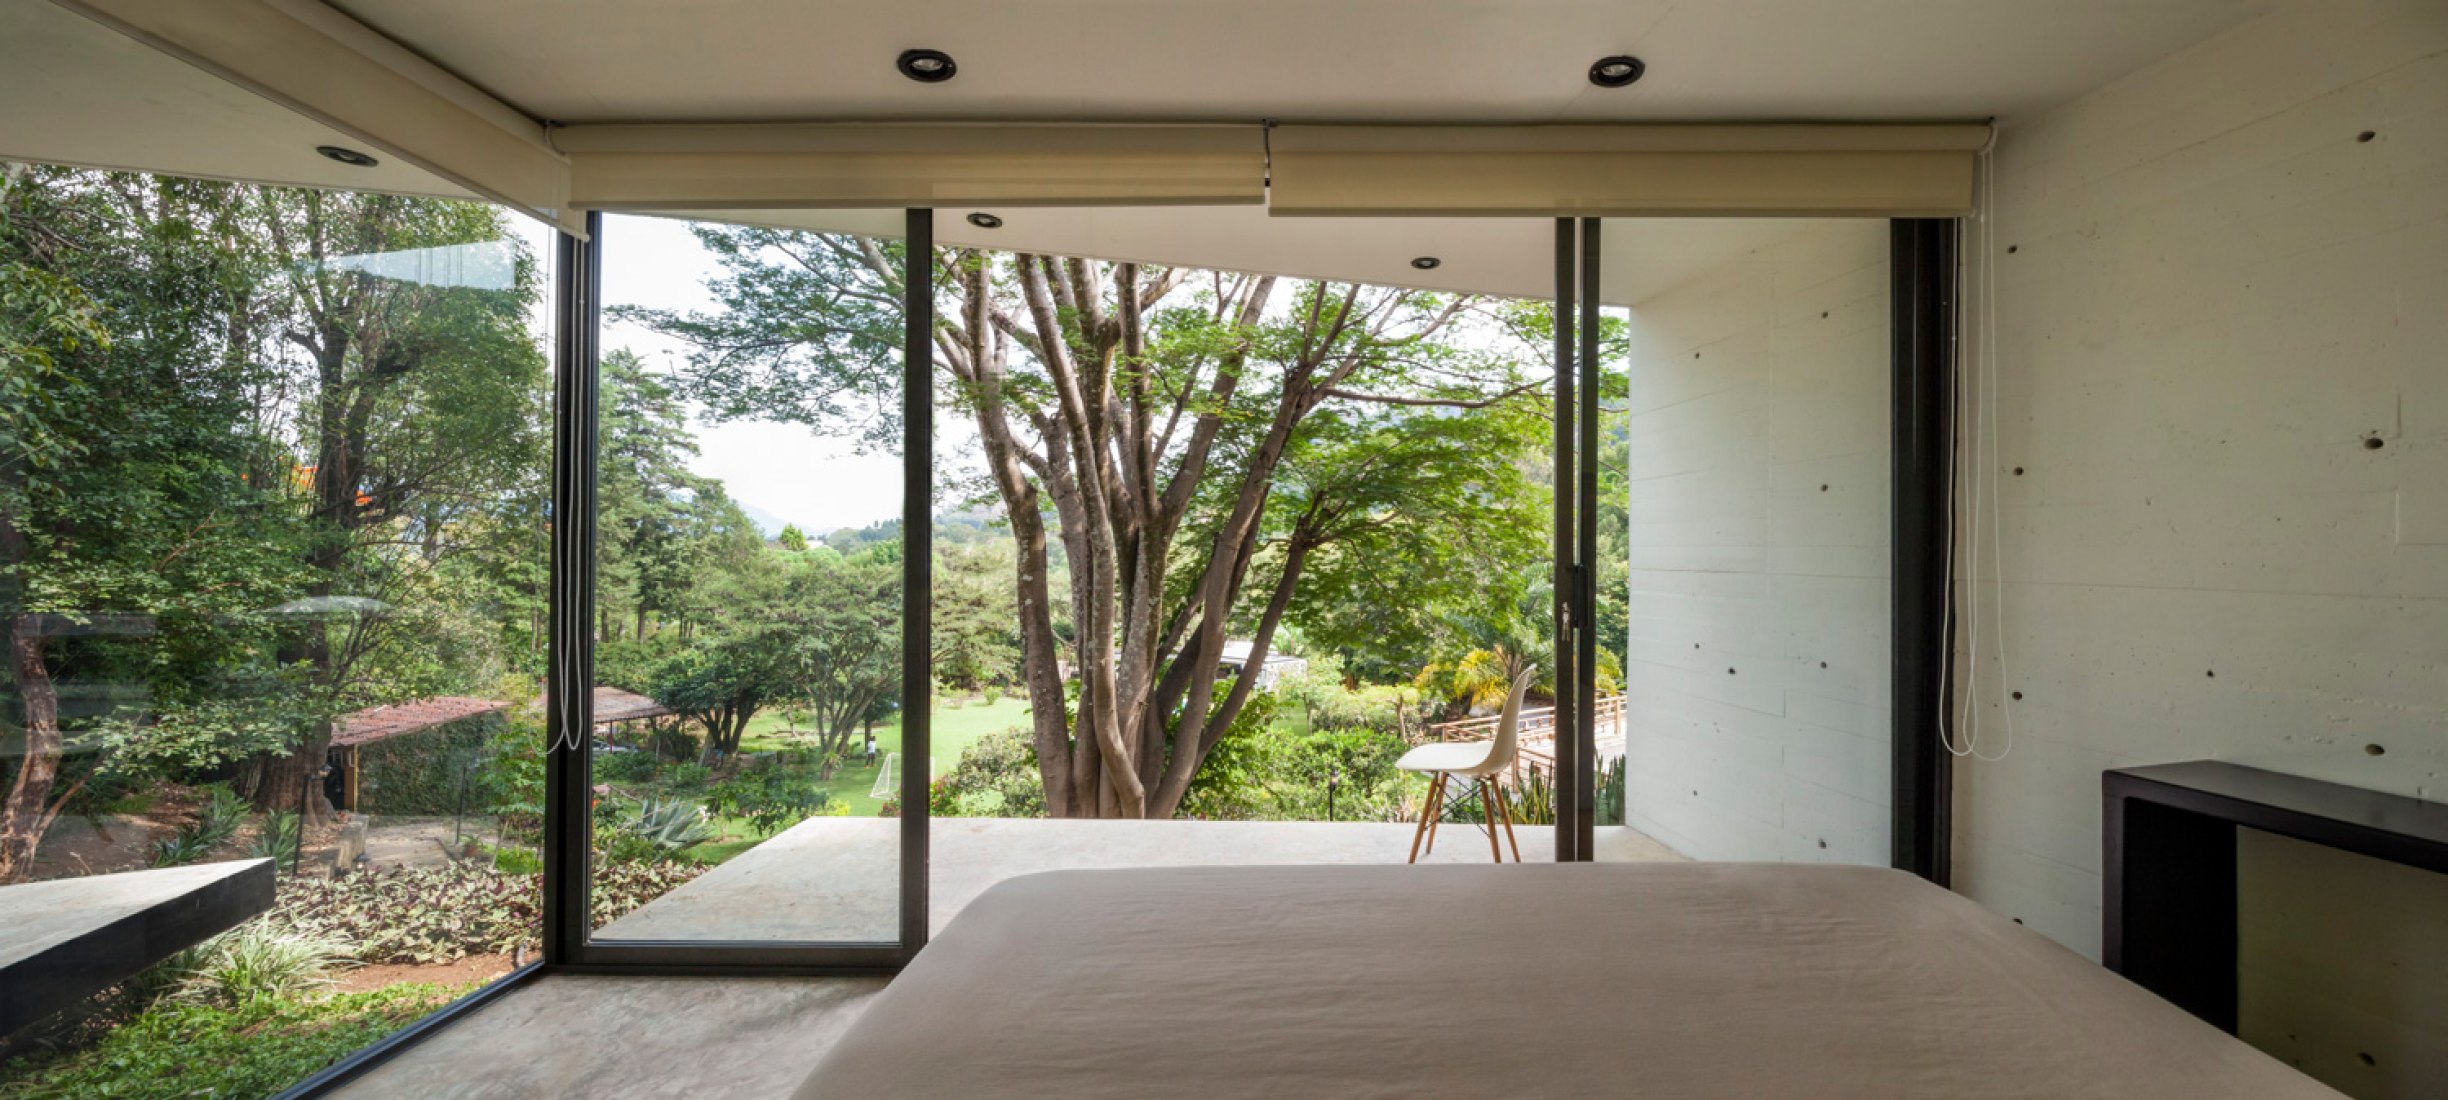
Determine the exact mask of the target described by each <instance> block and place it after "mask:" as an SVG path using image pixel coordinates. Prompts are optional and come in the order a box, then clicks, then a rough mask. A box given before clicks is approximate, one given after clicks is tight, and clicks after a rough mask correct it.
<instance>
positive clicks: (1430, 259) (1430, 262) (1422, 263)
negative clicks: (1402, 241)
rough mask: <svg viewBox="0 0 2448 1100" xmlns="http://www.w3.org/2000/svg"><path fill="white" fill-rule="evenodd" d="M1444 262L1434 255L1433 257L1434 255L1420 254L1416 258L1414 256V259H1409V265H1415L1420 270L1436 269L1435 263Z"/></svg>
mask: <svg viewBox="0 0 2448 1100" xmlns="http://www.w3.org/2000/svg"><path fill="white" fill-rule="evenodd" d="M1444 262H1445V261H1443V260H1440V259H1437V258H1436V257H1434V256H1421V257H1418V258H1416V259H1414V260H1412V261H1411V266H1413V267H1416V268H1418V269H1420V270H1422V271H1434V270H1436V269H1437V265H1438V264H1441V263H1444Z"/></svg>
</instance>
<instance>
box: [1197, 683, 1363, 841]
mask: <svg viewBox="0 0 2448 1100" xmlns="http://www.w3.org/2000/svg"><path fill="white" fill-rule="evenodd" d="M1252 709H1258V708H1256V707H1253V708H1252ZM1409 748H1410V745H1409V744H1408V743H1407V742H1405V741H1404V740H1403V739H1402V738H1401V737H1400V736H1399V735H1396V734H1393V733H1390V732H1386V731H1381V730H1374V729H1368V728H1365V727H1352V728H1344V729H1316V730H1309V731H1301V730H1298V729H1287V728H1285V727H1283V726H1281V725H1277V724H1274V723H1272V722H1269V723H1266V724H1261V725H1253V726H1251V727H1249V728H1242V726H1241V724H1240V723H1238V722H1236V723H1235V728H1234V729H1233V731H1232V732H1230V733H1227V734H1225V736H1224V740H1223V741H1221V742H1219V743H1218V744H1217V745H1216V747H1215V750H1214V751H1213V752H1212V753H1210V754H1209V755H1208V757H1207V763H1206V764H1205V765H1204V766H1202V767H1201V768H1200V769H1199V774H1198V778H1197V779H1196V780H1194V781H1193V782H1192V783H1191V785H1190V794H1189V796H1188V797H1186V798H1184V799H1183V800H1182V815H1183V816H1185V817H1200V818H1214V819H1224V820H1242V821H1325V820H1328V819H1329V817H1330V816H1331V818H1332V819H1334V820H1339V821H1397V820H1400V819H1401V817H1402V810H1401V795H1402V792H1403V789H1404V786H1405V781H1404V779H1403V777H1402V774H1401V773H1399V772H1397V771H1395V770H1394V762H1395V761H1397V760H1400V759H1401V758H1402V754H1403V753H1404V752H1405V751H1408V750H1409Z"/></svg>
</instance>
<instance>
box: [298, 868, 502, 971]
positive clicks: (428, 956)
mask: <svg viewBox="0 0 2448 1100" xmlns="http://www.w3.org/2000/svg"><path fill="white" fill-rule="evenodd" d="M541 883H542V880H541V879H540V878H539V877H537V876H534V875H505V874H500V873H498V872H495V871H493V870H490V869H487V868H483V867H476V866H472V865H467V864H453V865H449V866H444V867H397V868H370V869H367V870H363V871H359V872H358V873H356V874H353V875H350V876H348V877H347V878H338V879H317V878H284V879H282V880H281V884H280V897H279V900H278V901H277V902H276V903H275V904H274V907H273V914H274V917H275V919H277V920H279V921H281V922H282V923H285V924H287V925H288V926H290V927H292V928H295V929H296V930H297V931H299V932H300V933H302V934H305V935H310V936H318V937H321V938H324V939H329V940H335V941H338V942H341V943H345V944H348V945H350V953H351V954H352V955H354V956H355V957H356V959H357V961H358V962H364V963H422V964H430V963H445V962H452V961H455V960H458V959H463V958H466V957H467V956H469V955H502V954H508V953H510V952H511V951H512V950H513V949H515V948H517V947H518V946H519V945H520V944H526V943H533V942H535V940H536V936H537V929H538V928H539V927H541V921H542V913H541V900H542V899H541V896H540V895H541Z"/></svg>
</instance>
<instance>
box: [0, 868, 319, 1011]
mask: <svg viewBox="0 0 2448 1100" xmlns="http://www.w3.org/2000/svg"><path fill="white" fill-rule="evenodd" d="M272 876H273V871H272V861H271V860H268V859H249V860H236V861H232V862H227V863H205V864H198V865H195V866H189V867H167V868H162V869H160V870H153V871H129V872H126V873H124V874H116V875H88V876H85V877H83V878H63V879H52V880H49V881H46V882H28V883H21V884H19V885H15V886H5V887H0V1035H5V1034H8V1033H10V1032H14V1031H15V1030H17V1029H18V1028H21V1027H24V1026H25V1025H27V1024H31V1023H33V1022H34V1021H36V1020H39V1019H41V1018H43V1017H45V1016H48V1015H50V1014H52V1013H54V1012H57V1011H59V1010H60V1009H63V1008H66V1007H68V1006H69V1005H71V1004H74V1003H76V1002H77V1001H80V1000H83V999H84V998H86V997H89V996H91V995H93V994H94V993H97V992H100V991H101V990H103V989H106V988H108V987H110V986H112V985H115V984H117V983H118V982H119V981H120V980H121V979H124V978H127V977H129V976H130V975H133V974H135V973H137V972H138V971H141V970H143V969H144V968H146V967H148V966H151V965H153V964H154V963H157V962H160V961H161V960H163V959H166V958H168V957H170V956H171V955H172V954H175V953H177V952H178V951H180V950H182V949H184V948H188V947H192V946H194V945H195V944H196V943H198V942H200V941H202V940H204V939H206V938H207V937H210V936H214V935H218V934H220V933H222V932H226V931H228V930H229V929H231V928H234V927H236V926H237V925H238V924H239V923H240V922H243V921H245V920H246V919H247V918H249V917H252V916H254V915H255V914H257V913H260V912H263V911H264V910H265V909H268V908H270V907H271V905H272Z"/></svg>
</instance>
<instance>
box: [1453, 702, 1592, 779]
mask: <svg viewBox="0 0 2448 1100" xmlns="http://www.w3.org/2000/svg"><path fill="white" fill-rule="evenodd" d="M1591 718H1592V722H1591V724H1592V725H1594V726H1596V727H1597V731H1598V758H1599V759H1601V760H1604V759H1606V758H1608V757H1610V756H1621V755H1623V750H1624V697H1623V696H1622V695H1621V694H1616V695H1602V696H1600V697H1599V698H1598V706H1597V708H1596V709H1595V711H1593V713H1592V714H1591ZM1503 720H1504V716H1503V715H1500V714H1491V715H1487V716H1486V717H1483V718H1464V719H1462V720H1460V721H1457V722H1438V723H1436V724H1434V725H1430V726H1428V727H1427V728H1425V729H1423V730H1421V731H1420V734H1419V736H1418V737H1417V739H1416V741H1417V743H1419V744H1426V743H1428V742H1431V741H1485V740H1487V739H1488V738H1491V737H1494V736H1496V727H1497V725H1498V724H1500V723H1501V722H1502V721H1503ZM1514 736H1515V738H1516V741H1515V744H1516V745H1517V747H1518V754H1517V755H1516V756H1515V757H1514V758H1513V768H1512V772H1511V775H1510V778H1511V780H1512V782H1513V783H1516V784H1518V783H1520V782H1521V778H1522V772H1523V770H1524V769H1527V770H1530V771H1534V772H1537V773H1539V774H1540V775H1543V776H1546V777H1547V778H1549V779H1553V778H1555V708H1554V707H1532V708H1529V709H1527V710H1524V711H1522V712H1521V725H1520V726H1519V727H1517V728H1516V730H1515V733H1514Z"/></svg>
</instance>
